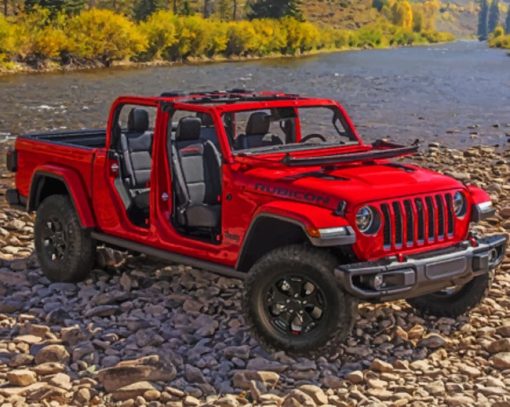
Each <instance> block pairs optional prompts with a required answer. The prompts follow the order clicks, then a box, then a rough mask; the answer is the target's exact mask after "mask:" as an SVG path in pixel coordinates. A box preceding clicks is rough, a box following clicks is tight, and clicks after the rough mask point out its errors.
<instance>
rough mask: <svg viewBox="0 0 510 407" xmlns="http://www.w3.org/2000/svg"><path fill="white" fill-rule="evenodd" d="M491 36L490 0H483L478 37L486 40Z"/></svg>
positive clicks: (479, 16)
mask: <svg viewBox="0 0 510 407" xmlns="http://www.w3.org/2000/svg"><path fill="white" fill-rule="evenodd" d="M488 36H489V2H488V1H487V0H481V2H480V14H479V15H478V38H479V39H480V41H485V40H486V39H487V38H488Z"/></svg>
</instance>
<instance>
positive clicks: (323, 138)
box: [300, 133, 326, 143]
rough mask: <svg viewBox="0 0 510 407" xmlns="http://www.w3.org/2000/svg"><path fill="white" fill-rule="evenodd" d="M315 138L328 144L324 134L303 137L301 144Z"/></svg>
mask: <svg viewBox="0 0 510 407" xmlns="http://www.w3.org/2000/svg"><path fill="white" fill-rule="evenodd" d="M314 138H318V139H320V140H321V141H323V142H324V143H325V142H326V137H324V136H323V135H322V134H319V133H312V134H309V135H307V136H305V137H303V138H302V139H301V141H300V143H306V142H307V141H310V140H311V139H314Z"/></svg>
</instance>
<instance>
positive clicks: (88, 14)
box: [67, 9, 147, 66]
mask: <svg viewBox="0 0 510 407" xmlns="http://www.w3.org/2000/svg"><path fill="white" fill-rule="evenodd" d="M67 34H68V37H69V39H70V41H71V43H70V46H69V51H70V52H71V54H73V55H74V56H76V57H78V58H81V59H84V60H88V61H99V62H101V63H102V64H103V65H105V66H110V65H111V64H112V62H113V61H118V60H122V59H126V58H131V57H132V56H134V55H136V54H139V53H141V52H143V51H145V50H146V49H147V39H146V38H145V36H144V35H143V34H142V33H141V32H140V30H139V29H138V27H137V26H136V25H135V24H134V23H133V22H131V21H130V20H128V19H127V18H126V17H124V16H122V15H119V14H115V13H114V12H113V11H110V10H98V9H91V10H88V11H84V12H82V13H81V14H80V15H77V16H75V17H73V18H71V20H70V21H69V24H68V26H67Z"/></svg>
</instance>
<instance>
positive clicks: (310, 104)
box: [217, 99, 364, 156]
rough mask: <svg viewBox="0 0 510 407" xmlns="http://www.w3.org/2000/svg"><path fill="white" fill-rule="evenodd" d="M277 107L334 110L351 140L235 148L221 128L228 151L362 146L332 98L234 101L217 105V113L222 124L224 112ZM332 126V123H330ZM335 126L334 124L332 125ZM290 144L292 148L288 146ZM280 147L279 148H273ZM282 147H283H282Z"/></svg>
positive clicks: (280, 151) (245, 152)
mask: <svg viewBox="0 0 510 407" xmlns="http://www.w3.org/2000/svg"><path fill="white" fill-rule="evenodd" d="M279 108H293V109H302V108H329V109H331V110H333V111H336V113H337V115H338V118H339V120H340V121H341V123H342V124H343V125H344V127H345V130H346V131H347V132H348V133H349V134H350V135H352V137H353V140H352V141H351V142H346V143H344V144H342V143H340V142H330V143H327V144H326V143H321V144H315V143H307V144H303V145H302V146H303V147H300V144H299V143H293V144H287V146H289V148H285V146H286V145H285V144H284V145H280V146H264V147H257V148H251V149H242V150H235V149H234V146H233V145H232V141H231V139H230V137H229V136H228V135H227V130H226V129H225V128H223V129H222V130H223V131H224V133H225V136H226V139H227V141H228V145H229V149H230V152H231V154H232V155H233V156H239V155H240V156H247V155H250V156H251V155H263V154H285V153H293V152H306V151H320V150H328V149H332V148H342V147H352V146H363V145H364V143H363V141H362V139H361V137H360V136H359V134H358V132H357V130H356V128H355V126H354V124H353V122H352V120H351V118H350V117H349V115H348V114H347V112H346V111H345V109H344V108H343V107H342V106H341V105H340V104H339V103H337V102H335V101H332V100H321V99H304V100H303V99H301V100H284V101H270V102H257V103H236V104H231V105H223V106H218V107H217V110H218V115H219V116H220V122H221V123H222V124H223V117H224V115H225V114H226V113H240V112H247V111H258V110H271V109H279ZM332 126H334V125H333V123H332ZM334 127H335V126H334ZM337 131H338V130H337ZM291 146H292V148H290V147H291ZM274 147H280V148H274ZM282 147H283V148H282Z"/></svg>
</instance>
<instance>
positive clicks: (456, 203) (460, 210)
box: [453, 192, 467, 217]
mask: <svg viewBox="0 0 510 407" xmlns="http://www.w3.org/2000/svg"><path fill="white" fill-rule="evenodd" d="M466 210H467V202H466V197H465V196H464V194H463V193H462V192H455V194H454V195H453V211H454V212H455V215H457V216H458V217H462V216H464V215H465V214H466Z"/></svg>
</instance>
